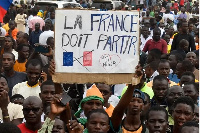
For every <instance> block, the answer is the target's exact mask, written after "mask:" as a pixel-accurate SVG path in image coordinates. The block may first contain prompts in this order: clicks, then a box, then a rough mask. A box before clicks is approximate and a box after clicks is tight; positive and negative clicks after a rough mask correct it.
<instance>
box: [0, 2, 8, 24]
mask: <svg viewBox="0 0 200 133" xmlns="http://www.w3.org/2000/svg"><path fill="white" fill-rule="evenodd" d="M6 12H7V10H5V9H4V8H3V7H1V6H0V22H1V23H2V22H3V17H4V16H5V14H6Z"/></svg>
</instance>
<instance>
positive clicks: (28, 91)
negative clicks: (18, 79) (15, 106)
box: [12, 59, 42, 99]
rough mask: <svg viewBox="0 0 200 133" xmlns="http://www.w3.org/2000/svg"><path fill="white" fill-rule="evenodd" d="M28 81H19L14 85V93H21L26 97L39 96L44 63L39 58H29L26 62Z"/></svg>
mask: <svg viewBox="0 0 200 133" xmlns="http://www.w3.org/2000/svg"><path fill="white" fill-rule="evenodd" d="M26 73H27V78H28V81H26V82H22V83H18V84H16V85H15V86H14V87H13V90H12V95H15V94H21V95H22V96H23V97H24V98H25V99H26V98H27V97H29V96H37V97H39V93H40V92H41V91H40V86H39V82H38V80H39V79H40V77H41V73H42V64H41V62H40V61H39V60H37V59H32V60H29V61H28V62H27V63H26Z"/></svg>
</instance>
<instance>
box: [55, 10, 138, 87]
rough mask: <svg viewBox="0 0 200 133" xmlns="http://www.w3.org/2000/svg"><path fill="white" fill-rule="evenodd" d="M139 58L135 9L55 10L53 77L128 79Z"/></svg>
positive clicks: (70, 79) (94, 79)
mask: <svg viewBox="0 0 200 133" xmlns="http://www.w3.org/2000/svg"><path fill="white" fill-rule="evenodd" d="M138 60H139V12H138V11H93V10H56V16H55V63H56V75H55V76H54V81H56V82H72V81H76V82H77V83H86V82H101V81H102V80H103V82H106V83H111V82H110V81H111V80H112V82H115V83H116V82H121V81H122V82H123V83H127V82H131V77H132V74H133V73H134V71H135V66H136V65H137V64H138ZM60 73H62V75H61V74H60ZM116 74H117V75H118V76H119V75H121V76H122V77H121V78H123V79H125V80H126V81H124V80H119V81H117V80H116V79H115V78H116V76H117V75H116ZM62 76H64V77H62ZM74 76H75V77H74ZM77 76H78V77H77ZM99 76H101V77H99ZM118 76H117V77H118ZM124 76H128V79H126V78H124ZM61 77H62V78H61ZM74 78H75V79H74ZM104 78H107V79H104ZM118 78H119V77H118ZM99 79H102V80H100V81H99Z"/></svg>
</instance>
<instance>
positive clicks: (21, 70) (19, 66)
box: [13, 60, 27, 72]
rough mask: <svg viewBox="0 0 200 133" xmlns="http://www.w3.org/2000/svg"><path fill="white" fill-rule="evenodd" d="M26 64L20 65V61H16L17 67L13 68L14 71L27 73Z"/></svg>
mask: <svg viewBox="0 0 200 133" xmlns="http://www.w3.org/2000/svg"><path fill="white" fill-rule="evenodd" d="M26 62H27V61H26ZM26 62H24V63H19V62H18V60H16V62H15V65H14V67H13V68H14V70H15V71H17V72H26Z"/></svg>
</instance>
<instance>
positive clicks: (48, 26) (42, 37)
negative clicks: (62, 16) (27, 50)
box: [39, 19, 54, 45]
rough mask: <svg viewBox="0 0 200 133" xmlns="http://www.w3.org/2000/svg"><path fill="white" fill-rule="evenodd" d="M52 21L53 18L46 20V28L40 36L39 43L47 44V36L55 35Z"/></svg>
mask: <svg viewBox="0 0 200 133" xmlns="http://www.w3.org/2000/svg"><path fill="white" fill-rule="evenodd" d="M52 26H53V25H52V22H51V20H49V19H48V20H46V22H45V29H44V32H43V33H41V34H40V37H39V43H40V44H41V45H47V44H46V42H47V38H49V37H54V32H53V31H51V28H52Z"/></svg>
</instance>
